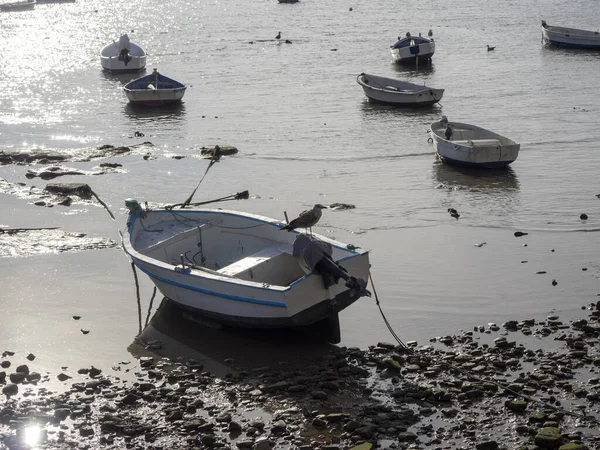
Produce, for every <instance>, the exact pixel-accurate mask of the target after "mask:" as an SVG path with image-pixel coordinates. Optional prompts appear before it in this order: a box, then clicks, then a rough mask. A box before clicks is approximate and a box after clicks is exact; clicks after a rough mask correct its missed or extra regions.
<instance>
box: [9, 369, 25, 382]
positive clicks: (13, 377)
mask: <svg viewBox="0 0 600 450" xmlns="http://www.w3.org/2000/svg"><path fill="white" fill-rule="evenodd" d="M25 376H26V375H25V374H24V373H20V372H13V373H11V374H10V375H9V376H8V378H10V382H11V383H15V384H19V383H22V382H23V380H25Z"/></svg>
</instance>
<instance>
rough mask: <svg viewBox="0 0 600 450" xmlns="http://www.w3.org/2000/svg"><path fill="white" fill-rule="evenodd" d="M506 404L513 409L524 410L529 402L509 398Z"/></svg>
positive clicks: (516, 410)
mask: <svg viewBox="0 0 600 450" xmlns="http://www.w3.org/2000/svg"><path fill="white" fill-rule="evenodd" d="M504 406H506V407H507V408H508V409H510V410H511V411H515V412H523V411H525V410H526V409H527V402H526V401H525V400H507V401H506V403H504Z"/></svg>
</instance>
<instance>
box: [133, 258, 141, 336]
mask: <svg viewBox="0 0 600 450" xmlns="http://www.w3.org/2000/svg"><path fill="white" fill-rule="evenodd" d="M131 270H133V278H135V294H136V296H137V304H138V323H139V327H138V328H139V332H138V334H139V333H141V332H142V302H141V300H140V284H139V283H138V276H137V271H136V270H135V263H134V262H133V261H131Z"/></svg>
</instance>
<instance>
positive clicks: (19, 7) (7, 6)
mask: <svg viewBox="0 0 600 450" xmlns="http://www.w3.org/2000/svg"><path fill="white" fill-rule="evenodd" d="M36 3H37V2H36V0H29V1H21V2H12V3H3V4H0V11H3V12H11V11H30V10H32V9H34V8H35V5H36Z"/></svg>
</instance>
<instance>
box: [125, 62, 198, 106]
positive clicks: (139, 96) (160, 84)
mask: <svg viewBox="0 0 600 450" xmlns="http://www.w3.org/2000/svg"><path fill="white" fill-rule="evenodd" d="M123 90H124V91H125V94H126V95H127V98H128V99H129V101H130V102H132V103H134V104H137V105H144V106H161V105H168V104H170V103H175V102H180V101H181V99H182V98H183V94H185V90H186V86H185V85H184V84H182V83H180V82H179V81H175V80H173V79H172V78H169V77H166V76H164V75H161V74H160V73H158V70H156V69H154V71H153V72H152V73H151V74H150V75H146V76H144V77H141V78H138V79H136V80H133V81H130V82H129V83H127V84H126V85H125V86H124V87H123Z"/></svg>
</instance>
